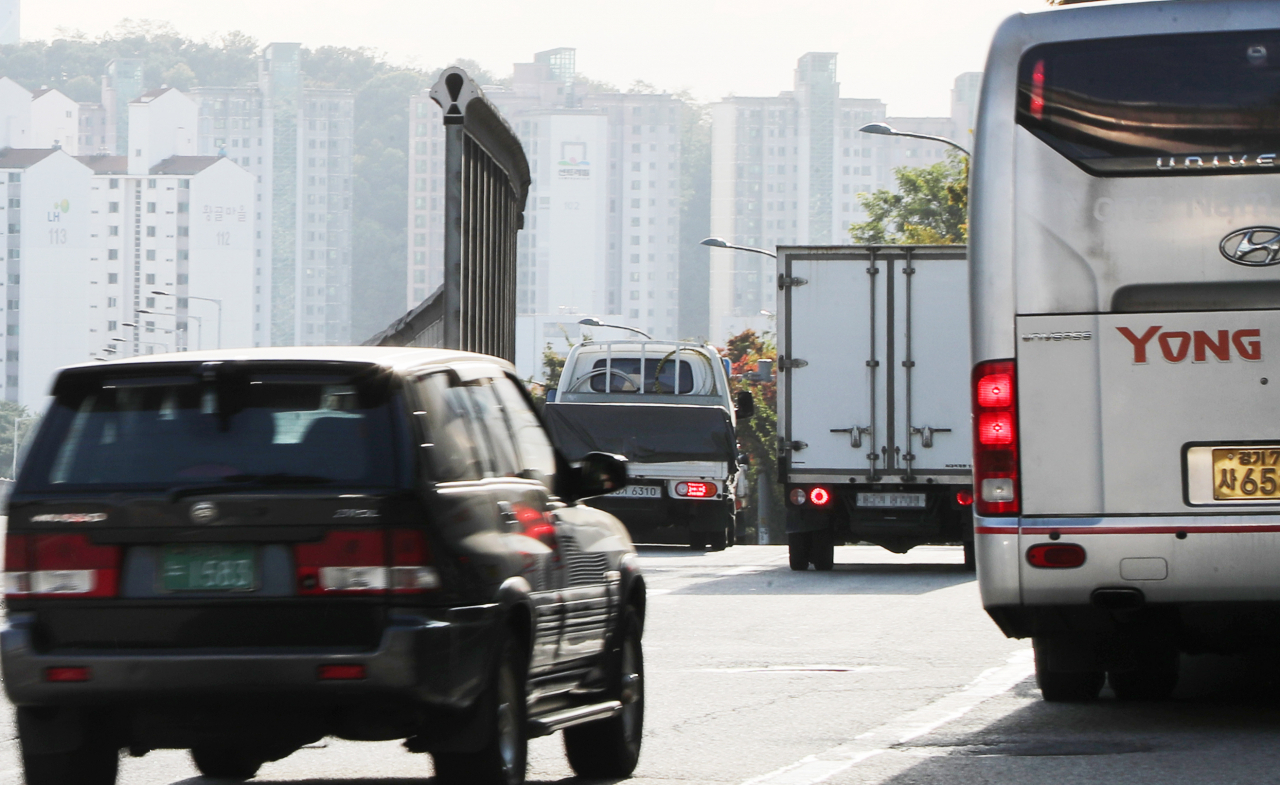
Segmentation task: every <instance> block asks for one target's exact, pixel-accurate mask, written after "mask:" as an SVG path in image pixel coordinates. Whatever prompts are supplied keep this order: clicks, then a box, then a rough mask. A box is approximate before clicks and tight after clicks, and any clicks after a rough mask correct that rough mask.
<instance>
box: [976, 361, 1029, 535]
mask: <svg viewBox="0 0 1280 785" xmlns="http://www.w3.org/2000/svg"><path fill="white" fill-rule="evenodd" d="M1016 380H1017V377H1016V373H1015V366H1014V362H1013V360H994V361H991V362H985V363H979V364H978V365H977V367H975V368H974V369H973V458H974V461H973V480H974V506H975V507H976V511H977V513H978V515H981V516H984V517H991V516H1001V515H1017V514H1018V512H1019V510H1020V509H1021V506H1020V504H1019V484H1018V401H1017V395H1016V393H1015V390H1016Z"/></svg>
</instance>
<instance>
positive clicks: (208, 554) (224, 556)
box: [160, 545, 258, 591]
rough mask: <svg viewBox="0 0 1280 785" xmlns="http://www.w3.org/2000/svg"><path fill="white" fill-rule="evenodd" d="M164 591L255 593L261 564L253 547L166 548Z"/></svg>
mask: <svg viewBox="0 0 1280 785" xmlns="http://www.w3.org/2000/svg"><path fill="white" fill-rule="evenodd" d="M160 569H161V573H160V574H161V575H162V576H163V577H162V580H163V581H164V584H163V586H164V590H165V591H253V590H254V589H256V588H257V575H258V565H257V563H256V560H255V551H254V547H253V546H252V545H166V546H165V547H164V552H163V555H162V557H161V565H160Z"/></svg>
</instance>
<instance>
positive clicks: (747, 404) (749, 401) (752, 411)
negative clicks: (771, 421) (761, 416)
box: [734, 390, 756, 420]
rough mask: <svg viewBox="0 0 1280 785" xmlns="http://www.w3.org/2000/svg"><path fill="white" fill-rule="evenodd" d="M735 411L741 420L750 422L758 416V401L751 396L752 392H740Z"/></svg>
mask: <svg viewBox="0 0 1280 785" xmlns="http://www.w3.org/2000/svg"><path fill="white" fill-rule="evenodd" d="M734 409H735V410H736V412H737V415H738V419H739V420H750V419H751V418H752V417H755V416H756V399H755V398H753V397H752V396H751V391H750V390H738V395H737V398H736V399H735V400H734Z"/></svg>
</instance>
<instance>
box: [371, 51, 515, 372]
mask: <svg viewBox="0 0 1280 785" xmlns="http://www.w3.org/2000/svg"><path fill="white" fill-rule="evenodd" d="M430 94H431V99H432V100H433V101H435V102H436V103H437V104H439V105H440V108H441V109H443V110H444V125H445V171H444V195H445V205H444V220H445V237H444V283H443V284H442V285H441V286H440V288H438V289H436V290H435V291H434V292H432V294H431V296H430V297H428V298H427V299H426V300H424V301H423V302H422V303H421V304H420V305H418V306H417V307H416V308H414V309H413V310H411V311H409V312H408V313H407V314H405V315H404V316H402V317H400V318H399V319H397V320H396V321H395V322H393V323H392V324H391V325H390V326H388V327H387V329H385V330H383V331H382V332H380V333H378V334H377V335H375V336H373V337H372V338H370V339H369V340H367V341H365V344H366V345H373V346H429V347H438V348H445V349H462V350H464V351H471V352H481V353H483V354H491V355H495V356H497V357H502V358H505V359H507V360H510V361H512V362H514V361H515V354H516V232H518V231H519V230H520V229H522V228H524V206H525V200H526V198H527V197H528V193H529V183H530V180H529V161H528V159H527V158H525V154H524V149H523V148H522V147H521V146H520V140H519V139H518V138H516V135H515V132H514V131H512V130H511V127H510V126H509V125H507V123H506V121H505V120H503V119H502V116H501V115H500V114H499V113H498V109H497V107H495V106H494V105H493V104H492V103H490V102H489V99H487V98H485V96H484V93H483V91H481V90H480V87H479V85H477V84H476V83H475V82H474V81H472V80H471V78H470V77H469V76H467V72H466V71H463V70H462V69H461V68H450V69H448V70H446V71H445V72H444V73H442V74H441V75H440V79H439V80H438V81H437V82H436V84H435V86H434V87H432V88H431V93H430Z"/></svg>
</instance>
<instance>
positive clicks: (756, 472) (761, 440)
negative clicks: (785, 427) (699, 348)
mask: <svg viewBox="0 0 1280 785" xmlns="http://www.w3.org/2000/svg"><path fill="white" fill-rule="evenodd" d="M722 354H723V355H724V356H725V357H728V358H729V362H730V363H731V364H732V371H731V374H730V377H731V378H730V385H731V387H732V390H733V394H734V396H737V394H738V392H740V391H742V390H747V391H749V392H750V393H751V397H752V398H753V399H754V400H755V405H756V413H755V416H754V417H752V418H751V419H750V420H739V421H738V444H739V445H740V446H741V449H742V451H743V452H744V453H745V454H746V455H747V459H748V460H749V461H750V466H749V468H748V469H747V477H748V479H749V480H750V487H751V491H750V493H749V494H748V497H747V499H745V500H744V501H745V505H744V508H743V509H744V511H745V513H746V517H747V519H748V521H750V523H749V524H748V526H747V528H748V529H753V528H758V526H759V522H760V520H761V517H762V516H761V513H762V512H763V513H764V515H763V518H764V519H765V520H766V521H767V522H768V527H769V542H781V541H782V539H783V536H784V535H785V533H786V524H785V517H784V516H785V515H786V510H785V509H784V505H783V488H782V486H781V485H779V484H778V384H777V381H776V380H774V379H763V380H760V381H752V380H751V379H749V378H748V376H747V374H748V373H750V372H752V371H754V370H756V363H757V362H758V361H760V360H776V359H777V356H778V350H777V347H776V346H775V345H774V342H773V341H772V340H771V339H769V338H768V337H767V336H765V337H761V336H759V335H757V334H756V332H755V331H754V330H744V331H742V332H741V333H738V334H737V335H735V336H733V337H732V338H730V339H729V341H728V343H726V344H725V348H724V352H723V353H722ZM762 484H764V485H767V486H768V493H767V494H766V497H767V499H768V502H769V503H768V509H767V510H763V511H762V510H761V509H760V498H761V495H760V487H761V485H762Z"/></svg>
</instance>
